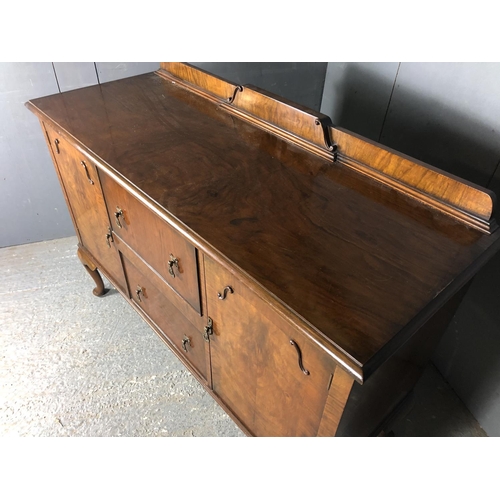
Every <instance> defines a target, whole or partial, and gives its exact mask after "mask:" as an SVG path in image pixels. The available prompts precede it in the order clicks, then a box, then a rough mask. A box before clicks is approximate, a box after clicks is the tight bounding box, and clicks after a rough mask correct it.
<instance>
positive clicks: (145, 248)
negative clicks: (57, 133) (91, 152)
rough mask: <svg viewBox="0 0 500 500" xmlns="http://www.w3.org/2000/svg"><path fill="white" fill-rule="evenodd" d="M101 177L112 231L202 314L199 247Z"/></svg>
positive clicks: (105, 178) (109, 180)
mask: <svg viewBox="0 0 500 500" xmlns="http://www.w3.org/2000/svg"><path fill="white" fill-rule="evenodd" d="M99 175H100V179H101V184H102V189H103V192H104V198H105V200H106V205H107V208H108V213H109V218H110V220H111V225H112V228H113V231H114V232H115V233H116V234H118V235H119V236H120V238H122V239H123V241H125V242H126V243H127V244H128V245H129V246H130V247H131V248H132V249H133V250H134V251H135V252H136V253H137V254H139V255H140V256H141V257H142V258H143V259H144V260H145V261H146V262H147V263H148V264H149V265H150V266H151V267H152V268H153V269H155V270H156V271H157V272H158V274H160V276H162V277H163V278H164V279H165V281H166V282H167V283H168V284H169V285H170V286H171V287H172V288H173V289H174V290H175V291H176V292H177V293H178V294H179V295H181V296H182V297H183V298H184V299H185V300H186V301H187V302H188V303H189V304H190V306H191V307H192V308H193V309H194V310H195V311H196V312H197V313H199V314H201V302H200V287H199V280H198V260H197V252H196V248H195V247H194V246H193V245H191V244H190V243H189V242H187V241H186V240H185V239H184V238H183V237H182V236H181V235H180V234H179V233H178V232H177V231H176V230H175V229H174V228H172V227H171V226H169V225H168V223H166V222H165V221H163V220H162V219H160V218H159V217H158V216H157V215H156V214H155V213H153V212H152V211H151V210H150V209H149V208H147V207H146V206H145V205H144V204H143V203H141V202H140V201H139V200H138V199H137V198H135V197H134V196H132V195H131V194H130V193H129V192H128V191H126V190H125V189H124V188H122V187H121V186H120V185H119V184H117V183H116V182H115V181H114V180H113V179H112V178H111V177H110V176H108V175H107V174H105V173H104V172H102V171H100V172H99ZM115 214H119V215H115Z"/></svg>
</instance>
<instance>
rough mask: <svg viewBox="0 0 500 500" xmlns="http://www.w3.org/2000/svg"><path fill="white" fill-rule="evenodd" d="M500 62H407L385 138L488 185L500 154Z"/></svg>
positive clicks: (399, 79)
mask: <svg viewBox="0 0 500 500" xmlns="http://www.w3.org/2000/svg"><path fill="white" fill-rule="evenodd" d="M499 88H500V64H498V63H492V64H483V63H402V64H401V67H400V69H399V73H398V78H397V82H396V86H395V87H394V93H393V96H392V99H391V104H390V108H389V112H388V114H387V120H386V123H385V126H384V130H383V132H382V137H381V142H382V143H383V144H386V145H387V146H390V147H392V148H394V149H397V150H399V151H403V152H405V153H406V154H408V155H410V156H414V157H415V158H418V159H419V160H422V161H425V162H428V163H430V164H431V165H434V166H436V167H439V168H442V169H444V170H446V171H448V172H451V173H453V174H455V175H458V176H460V177H464V178H466V179H468V180H470V181H472V182H475V183H478V184H480V185H482V186H486V185H487V184H488V182H489V180H490V179H491V176H492V175H493V172H494V170H495V168H496V165H497V164H498V161H499V159H500V98H499Z"/></svg>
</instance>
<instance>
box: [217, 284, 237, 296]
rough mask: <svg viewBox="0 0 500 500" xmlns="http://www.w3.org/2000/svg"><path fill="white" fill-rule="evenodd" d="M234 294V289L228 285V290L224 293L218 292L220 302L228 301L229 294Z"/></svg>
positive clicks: (225, 289)
mask: <svg viewBox="0 0 500 500" xmlns="http://www.w3.org/2000/svg"><path fill="white" fill-rule="evenodd" d="M228 292H229V293H234V290H233V287H232V286H229V285H227V286H226V288H224V290H223V293H220V292H218V293H217V297H219V300H226V296H227V293H228Z"/></svg>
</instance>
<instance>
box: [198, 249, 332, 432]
mask: <svg viewBox="0 0 500 500" xmlns="http://www.w3.org/2000/svg"><path fill="white" fill-rule="evenodd" d="M204 261H205V276H206V285H207V310H208V314H209V315H210V317H211V318H212V319H213V335H212V337H211V342H210V344H211V346H210V352H211V361H212V385H213V390H214V392H215V393H216V394H217V395H218V396H219V397H220V398H221V399H222V400H223V401H224V403H225V404H226V405H227V406H228V407H229V408H230V409H231V411H232V412H233V413H234V414H235V415H236V416H237V418H238V419H239V420H240V421H241V422H242V423H243V424H244V425H245V426H246V427H247V428H248V429H249V430H250V432H252V433H253V434H255V435H257V436H316V435H317V433H318V429H319V425H320V422H321V417H322V415H323V410H324V407H325V402H326V398H327V395H328V389H329V387H330V384H331V381H332V378H333V374H334V371H335V367H336V365H335V363H334V361H333V360H332V359H331V358H330V357H329V356H328V355H327V354H326V353H324V352H323V351H322V350H321V349H320V348H318V347H317V346H316V345H315V344H313V343H312V341H310V340H309V339H308V338H306V337H305V335H304V334H302V333H301V332H299V331H298V330H296V329H295V328H293V326H292V325H290V324H289V323H288V322H287V321H286V320H284V319H283V318H281V317H280V316H278V314H277V313H276V312H274V311H273V310H271V308H270V307H269V306H268V305H267V304H266V303H265V302H264V301H263V300H262V299H261V298H259V297H258V296H257V295H256V294H255V293H254V292H252V291H251V290H250V289H249V288H247V287H246V286H245V285H244V284H243V283H241V282H240V281H238V280H237V279H236V278H235V277H234V276H233V275H232V274H231V273H229V272H228V271H227V270H225V269H224V268H223V267H221V266H220V265H218V264H216V263H215V262H214V261H212V260H211V259H209V258H207V257H206V256H205V257H204ZM227 287H231V290H232V293H231V290H230V289H229V288H227ZM224 289H226V297H225V298H224ZM219 294H220V295H221V298H219Z"/></svg>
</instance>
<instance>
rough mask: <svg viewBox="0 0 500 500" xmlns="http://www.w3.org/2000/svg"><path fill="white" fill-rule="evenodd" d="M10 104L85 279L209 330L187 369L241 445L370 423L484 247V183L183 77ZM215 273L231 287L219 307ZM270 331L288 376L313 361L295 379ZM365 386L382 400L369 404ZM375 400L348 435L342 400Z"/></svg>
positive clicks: (488, 235)
mask: <svg viewBox="0 0 500 500" xmlns="http://www.w3.org/2000/svg"><path fill="white" fill-rule="evenodd" d="M28 106H29V107H30V109H31V110H32V111H34V112H35V113H36V114H37V115H38V116H39V118H40V120H41V121H42V123H43V126H44V127H45V129H46V130H47V139H48V143H49V146H50V147H51V150H52V151H51V152H52V155H53V158H54V161H55V163H56V168H57V169H58V175H59V177H60V180H61V183H62V185H63V190H64V192H65V196H66V199H67V201H68V204H69V206H70V209H71V213H72V217H73V221H74V223H75V226H76V228H77V231H78V234H79V238H80V245H81V248H82V252H83V251H84V253H85V255H86V259H87V260H86V261H85V262H87V263H88V260H89V259H90V260H91V261H92V259H93V262H94V264H93V265H87V264H86V265H87V268H88V269H89V271H90V272H95V273H97V270H96V268H101V266H104V267H103V270H104V272H105V273H106V274H107V275H108V274H109V275H110V277H111V279H112V281H113V282H115V283H118V284H119V288H120V290H121V292H122V293H125V294H127V296H128V300H129V301H132V302H134V299H133V298H131V297H130V295H131V294H132V295H133V290H132V289H130V287H132V286H137V284H134V285H132V283H131V282H130V279H132V278H131V276H133V279H135V281H137V279H138V278H139V277H140V276H142V277H143V278H144V280H145V281H146V282H148V287H149V288H151V289H154V290H155V294H156V292H159V295H155V297H156V298H155V299H154V305H151V306H144V304H139V303H137V301H135V303H134V307H135V308H136V309H137V308H142V307H145V311H146V314H147V317H149V318H150V320H149V321H150V322H154V325H155V326H154V328H155V329H156V330H157V331H158V330H160V331H163V330H166V329H168V325H167V323H164V321H165V320H164V319H163V316H162V313H161V311H162V310H163V309H164V306H163V305H161V304H163V301H164V300H167V302H166V304H167V303H168V307H174V308H175V310H176V311H179V314H180V315H181V316H179V320H178V321H179V323H178V324H179V325H184V326H182V327H181V326H180V327H179V331H178V334H177V336H179V335H180V337H179V338H180V339H181V340H182V338H183V337H182V335H181V333H180V332H181V331H184V330H185V331H188V330H189V328H194V329H195V330H196V331H198V332H202V331H203V328H204V326H206V325H207V322H208V321H209V319H213V323H214V331H213V335H212V336H211V338H210V342H209V343H208V342H207V343H206V345H204V346H203V349H201V348H200V347H199V344H198V341H196V342H195V343H196V345H197V349H200V350H198V351H196V352H197V353H198V354H197V356H198V357H197V358H196V361H192V365H193V366H195V367H196V369H197V370H199V371H200V373H202V374H203V376H202V378H203V379H206V380H207V382H206V383H207V387H208V390H211V391H212V389H213V393H214V394H215V395H217V394H218V395H219V396H220V399H221V400H222V401H223V402H224V404H225V405H226V407H229V408H231V411H232V412H233V414H234V415H236V419H237V420H238V422H239V424H240V425H241V424H242V425H243V426H244V428H245V429H246V431H247V432H248V433H250V434H257V435H315V434H318V433H319V435H329V434H330V435H331V434H334V433H335V432H337V427H338V426H339V422H340V427H339V431H342V432H346V433H350V432H352V433H358V432H359V433H361V434H363V433H370V432H372V431H374V430H375V429H379V427H380V425H381V420H383V419H384V418H385V417H387V416H388V412H389V410H390V409H393V408H394V407H396V406H397V405H398V404H399V403H400V401H401V397H402V396H404V395H406V394H408V392H409V391H411V388H412V386H413V384H414V383H415V381H416V380H417V378H418V374H419V373H420V371H421V368H422V366H423V364H424V363H425V360H427V359H428V357H429V356H430V353H431V350H432V349H431V348H429V349H424V348H423V347H422V346H423V345H424V344H425V345H426V346H427V345H434V344H435V342H436V341H437V339H438V338H439V335H440V333H441V330H442V328H441V326H443V325H442V323H440V322H439V321H438V320H434V318H439V317H447V318H448V316H446V315H445V313H444V312H442V311H444V310H445V309H444V306H445V305H446V304H452V303H454V302H453V301H454V300H455V299H456V297H458V294H459V292H460V290H461V289H462V288H463V287H464V286H465V285H466V284H467V283H468V282H469V281H470V279H471V278H472V277H473V276H474V274H475V273H476V272H477V270H478V269H479V268H480V267H481V266H482V265H483V264H484V263H485V262H486V261H487V260H488V259H489V258H490V257H491V256H492V255H493V254H494V253H495V252H496V251H497V250H498V248H499V246H500V241H499V239H500V236H499V235H500V232H498V231H497V230H496V229H497V225H496V222H495V219H494V210H495V199H494V195H493V194H492V193H491V192H489V191H488V190H485V189H482V188H480V187H478V186H475V185H473V184H471V183H469V182H466V181H463V180H462V179H458V178H456V177H453V176H450V175H448V174H445V173H444V172H442V171H440V170H438V169H436V168H434V167H431V166H428V165H425V164H423V163H420V162H417V161H415V160H413V159H411V158H408V157H405V156H403V155H400V154H399V153H397V152H394V151H391V150H389V149H387V148H384V147H381V146H380V145H377V144H375V143H373V142H370V141H367V140H365V139H363V138H360V137H358V136H356V135H354V134H351V133H350V132H347V131H344V130H341V129H337V128H335V127H333V126H332V124H331V122H330V120H329V118H328V117H326V116H324V115H321V114H319V113H316V112H314V111H312V110H308V109H306V108H303V107H300V106H296V105H293V103H290V102H284V101H283V100H282V99H280V98H278V97H277V96H273V95H271V94H268V93H264V92H261V91H259V90H258V89H256V88H252V87H249V86H241V87H240V86H237V85H235V84H232V83H230V82H226V81H223V80H221V79H218V78H217V77H215V76H213V75H209V74H206V73H204V72H203V71H200V70H198V69H196V68H193V67H190V66H189V65H183V64H180V63H162V65H161V69H160V71H158V72H157V73H152V74H147V75H142V76H138V77H133V78H128V79H125V80H121V81H115V82H110V83H106V84H103V85H99V86H95V87H88V88H85V89H80V90H78V91H74V92H69V93H64V94H58V95H54V96H48V97H44V98H41V99H35V100H33V101H30V102H29V103H28ZM55 138H57V139H58V141H59V143H58V145H57V149H58V150H59V152H57V151H55V150H54V147H55V143H54V140H55ZM61 149H62V150H63V151H64V152H63V153H61ZM68 151H71V153H68ZM64 155H66V156H64ZM81 161H83V162H84V164H85V165H86V168H82V167H80V169H79V170H78V164H79V162H81ZM89 176H90V177H89ZM89 178H90V180H92V181H95V182H94V184H91V182H90V180H89ZM101 186H102V187H101ZM90 187H94V188H95V189H94V190H90V191H89V189H90ZM84 189H85V192H84ZM101 189H102V191H101ZM88 192H90V193H91V195H89V194H87V193H88ZM117 207H119V208H121V209H123V212H124V215H123V218H122V220H123V222H124V223H123V227H121V228H120V227H119V226H118V225H117V223H116V220H115V218H114V212H115V211H116V209H117ZM89 211H90V212H91V213H88V212H89ZM101 226H102V227H104V228H105V229H106V228H108V227H109V228H111V229H112V233H111V237H109V238H107V239H106V234H105V233H103V229H101ZM117 235H118V236H117ZM122 240H123V241H122ZM106 241H109V242H111V244H110V246H107V244H106ZM103 245H104V246H103ZM120 249H122V250H120ZM171 254H172V255H175V256H176V257H177V256H178V257H179V267H180V274H179V275H178V276H177V277H176V278H173V279H172V277H171V276H170V275H169V272H168V260H169V258H170V255H171ZM89 256H90V257H89ZM139 256H140V257H139ZM85 262H84V263H85ZM122 264H123V265H122ZM92 267H93V269H92ZM123 268H124V269H125V274H124V271H123ZM97 276H98V275H97ZM125 276H127V279H128V280H129V282H128V285H129V289H128V291H127V284H126V282H125ZM93 277H94V278H95V279H97V278H96V276H95V275H93ZM221 280H222V281H221ZM225 281H231V282H233V283H237V288H239V289H240V292H238V291H237V290H236V289H235V293H234V295H233V294H231V295H229V296H228V297H227V298H226V300H225V301H221V300H220V299H218V297H217V296H216V295H214V294H215V293H216V291H222V290H223V289H224V287H225V286H226V285H231V283H225ZM96 283H98V281H96ZM162 297H165V299H164V298H162ZM150 304H153V301H152V302H150ZM231 304H232V306H231ZM257 304H258V305H257ZM148 307H149V309H148ZM158 311H160V312H158ZM141 314H142V315H143V316H144V314H145V313H144V311H143V312H142V313H141ZM443 315H444V316H443ZM182 318H185V319H186V320H187V323H183V321H184V319H182ZM433 321H435V324H438V325H439V328H431V327H430V326H429V325H431V324H433V323H432V322H433ZM188 325H189V326H188ZM252 329H253V330H252ZM193 331H194V330H193ZM252 332H253V336H252ZM426 332H430V333H426ZM200 335H201V333H200ZM288 336H290V337H292V336H293V337H294V340H295V341H296V346H300V347H299V349H300V350H301V353H302V355H303V363H304V366H306V368H307V361H306V360H307V357H309V359H312V360H313V361H312V362H310V364H311V365H312V366H313V367H314V370H312V369H311V375H310V376H307V375H304V374H303V373H302V372H299V373H298V374H297V373H296V371H295V370H296V369H297V370H298V368H297V366H293V364H294V363H295V365H296V364H297V360H295V361H294V362H292V358H293V357H294V356H295V355H296V354H295V348H294V346H293V345H287V346H285V345H282V342H281V341H280V340H279V339H282V338H285V337H288ZM171 337H172V335H171V336H170V337H169V338H171ZM295 337H296V338H295ZM179 338H177V337H176V340H175V341H174V345H175V346H176V347H175V348H177V349H179V346H178V345H177V344H179ZM298 339H300V340H298ZM426 339H427V340H426ZM429 339H430V340H429ZM288 340H291V339H288ZM204 343H205V342H204ZM245 348H246V349H247V351H245ZM405 349H406V351H405ZM422 349H423V351H422ZM407 351H408V352H407ZM403 352H404V353H406V354H405V356H406V357H407V358H408V359H409V360H410V361H409V363H410V364H411V363H413V362H414V361H415V360H413V357H415V359H417V357H418V359H419V362H418V363H417V365H418V367H419V369H418V370H417V372H418V373H417V372H415V373H416V375H412V376H411V377H408V378H404V377H402V378H401V380H408V381H409V382H408V383H407V384H406V385H404V387H400V386H397V385H396V386H394V387H393V388H391V387H392V386H391V383H390V381H389V379H388V378H387V377H386V378H384V375H383V374H384V373H387V374H389V375H388V376H390V377H396V376H398V375H397V373H398V370H400V371H404V370H406V368H405V366H404V363H399V364H398V361H397V360H398V356H399V355H400V354H401V353H403ZM422 352H423V353H424V354H422ZM398 353H399V354H398ZM177 354H178V355H179V353H177ZM180 354H181V355H182V353H180ZM292 354H293V355H294V356H292ZM412 356H413V357H412ZM422 356H423V357H422ZM288 358H290V359H288ZM230 359H233V361H234V365H231V364H230V363H231V362H230ZM415 362H416V361H415ZM210 367H211V369H210ZM394 367H395V368H394ZM308 369H309V368H308ZM211 370H212V371H213V378H211V376H210V374H211ZM277 372H279V373H281V374H282V375H280V376H278V375H276V377H277V378H276V377H275V376H274V374H275V373H277ZM312 373H314V376H313V375H312ZM318 373H319V374H321V375H318ZM405 373H407V372H405ZM286 374H289V375H286ZM298 375H300V376H298ZM259 377H260V378H259ZM273 377H275V378H273ZM301 377H304V378H301ZM317 377H319V379H318V378H317ZM325 377H326V378H327V379H328V380H330V381H331V380H333V382H331V384H330V388H329V389H328V388H325V383H324V380H323V379H324V378H325ZM370 377H373V379H374V380H376V382H370ZM328 380H327V381H328ZM354 380H355V381H357V382H359V383H364V382H365V381H367V383H369V384H370V385H369V386H367V388H366V391H364V392H363V389H362V388H361V387H360V386H358V385H356V386H355V387H354V388H353V387H352V381H354ZM311 381H312V382H311ZM306 382H307V383H306ZM289 383H290V384H291V386H293V387H294V388H295V389H293V390H291V389H290V392H289V389H288V387H289V386H288V384H289ZM212 384H213V387H212ZM303 384H306V385H303ZM243 387H244V388H245V389H243ZM370 387H376V389H370ZM384 387H385V390H386V395H387V397H386V398H384V397H380V398H378V396H373V394H377V390H384ZM241 391H244V392H241ZM391 391H393V392H391ZM280 394H281V395H283V398H284V399H283V400H282V401H281V400H280V401H279V395H280ZM219 396H216V397H217V398H218V397H219ZM287 398H289V399H287ZM359 398H361V401H363V403H362V404H360V405H358V406H355V404H354V403H353V401H355V400H356V401H357V400H358V399H359ZM370 398H371V399H370ZM377 398H378V400H379V401H381V402H384V403H381V410H380V411H378V410H377V411H378V413H377V412H375V413H374V415H375V414H376V415H377V417H376V418H375V417H374V420H373V421H370V423H369V424H366V425H365V426H364V427H363V426H362V425H357V424H356V425H355V422H356V418H357V417H356V410H354V409H353V408H357V407H359V408H365V409H366V406H363V404H365V405H368V406H370V405H375V403H374V400H375V399H377ZM302 401H308V403H307V404H305V405H304V408H307V412H305V413H304V411H301V410H300V408H299V407H300V405H301V404H302ZM367 401H371V402H370V403H367ZM344 409H345V411H344ZM363 411H365V410H363ZM290 412H291V413H293V414H295V415H296V422H295V426H292V425H291V424H289V423H286V422H284V420H285V419H284V415H285V413H290ZM342 415H344V417H342V420H341V421H340V418H341V416H342ZM347 415H351V416H350V417H348V416H347ZM345 419H348V420H347V422H348V423H346V420H345ZM375 420H376V421H375ZM368 427H370V431H368V430H367V429H368Z"/></svg>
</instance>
